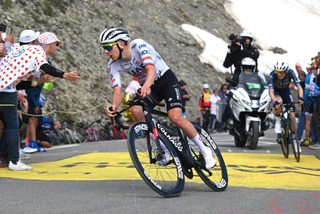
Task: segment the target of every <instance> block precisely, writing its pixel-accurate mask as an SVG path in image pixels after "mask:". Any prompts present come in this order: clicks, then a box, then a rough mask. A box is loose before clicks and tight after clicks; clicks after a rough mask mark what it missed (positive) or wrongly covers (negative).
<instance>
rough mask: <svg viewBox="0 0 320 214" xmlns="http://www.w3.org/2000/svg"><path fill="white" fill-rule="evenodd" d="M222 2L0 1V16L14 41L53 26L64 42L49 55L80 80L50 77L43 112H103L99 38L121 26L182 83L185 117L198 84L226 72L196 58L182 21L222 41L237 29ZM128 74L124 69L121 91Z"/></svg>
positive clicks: (192, 112) (193, 109) (103, 62)
mask: <svg viewBox="0 0 320 214" xmlns="http://www.w3.org/2000/svg"><path fill="white" fill-rule="evenodd" d="M224 3H225V1H224V0H184V1H180V0H157V1H155V0H135V1H128V0H117V1H103V0H90V1H89V0H33V1H26V0H3V1H2V3H1V5H0V13H1V19H0V22H1V23H4V24H6V25H7V26H8V27H9V28H10V27H12V29H13V34H14V38H15V42H18V37H19V34H20V33H21V31H22V30H24V29H33V30H35V31H40V32H45V31H51V32H54V33H55V34H56V35H57V36H58V37H59V38H61V39H62V41H63V43H62V45H61V46H59V48H57V51H56V53H55V56H53V57H51V56H49V57H48V58H49V60H51V61H52V65H53V66H55V67H57V68H60V69H61V70H63V71H68V72H69V71H74V70H76V71H78V72H79V74H80V78H79V80H78V81H76V82H69V81H67V80H63V79H58V78H56V79H55V82H54V84H53V88H52V89H51V90H50V91H46V90H43V92H44V93H45V94H46V95H47V97H48V100H49V101H48V102H47V105H46V107H45V111H46V112H50V111H52V109H53V108H54V107H57V106H58V107H59V109H60V110H61V111H63V112H66V114H67V115H68V116H71V118H73V119H75V120H76V121H79V122H80V121H81V122H84V123H89V122H91V121H93V120H95V119H98V118H100V117H102V118H105V117H106V115H105V114H104V108H105V107H106V106H107V105H109V104H110V103H111V101H112V88H111V80H110V74H109V73H108V68H107V64H108V61H109V58H108V57H107V56H106V55H105V54H104V51H103V49H102V48H101V47H100V45H99V42H98V37H99V35H100V33H101V32H102V30H104V29H105V28H107V27H108V26H120V27H124V28H126V29H127V30H128V31H129V34H130V36H131V39H135V38H142V39H144V40H145V41H147V42H148V43H150V44H152V45H153V46H154V47H155V49H156V50H157V51H158V52H159V53H160V55H161V56H162V58H163V59H164V60H165V62H166V63H167V64H168V66H169V67H171V69H172V70H173V71H174V72H175V74H176V76H177V77H178V79H179V80H181V79H183V80H185V81H186V82H187V91H188V93H189V94H190V95H191V99H190V101H189V102H187V106H188V108H187V115H188V119H189V120H194V119H195V118H196V117H200V116H201V115H200V111H199V108H198V100H199V96H200V93H201V92H202V84H204V83H208V84H209V85H210V87H211V89H213V88H220V86H221V84H222V83H224V79H225V78H226V77H227V76H230V74H229V75H228V74H223V73H220V72H217V71H216V70H215V69H214V68H213V67H210V66H209V65H206V64H202V63H201V62H200V60H199V59H198V57H197V56H198V55H199V54H201V52H202V48H201V47H200V45H198V44H197V43H196V41H195V40H194V39H193V38H192V37H191V36H190V35H188V34H187V33H185V32H184V31H183V30H182V29H181V27H180V25H181V24H190V25H195V26H197V27H199V28H201V29H205V30H207V31H208V32H211V33H212V34H214V35H215V36H217V37H220V38H221V39H223V40H225V41H226V42H228V41H229V40H228V35H230V34H231V33H234V34H240V32H241V31H242V29H241V27H240V26H239V25H238V24H237V23H236V22H235V20H233V18H232V17H231V16H229V14H228V13H227V12H226V11H225V8H224ZM226 49H227V48H226ZM226 51H227V50H226ZM221 54H222V55H225V54H226V52H225V53H221ZM131 78H132V77H131V76H129V75H127V74H123V75H122V82H123V91H124V89H125V87H126V85H127V84H128V83H129V82H130V81H131ZM97 106H98V107H97ZM63 115H64V114H58V116H59V117H63Z"/></svg>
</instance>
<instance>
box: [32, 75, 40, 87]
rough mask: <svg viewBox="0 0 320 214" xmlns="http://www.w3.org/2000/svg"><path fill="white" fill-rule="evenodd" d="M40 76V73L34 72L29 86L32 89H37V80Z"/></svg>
mask: <svg viewBox="0 0 320 214" xmlns="http://www.w3.org/2000/svg"><path fill="white" fill-rule="evenodd" d="M40 74H41V72H40V71H35V72H33V78H32V82H31V86H32V87H37V85H38V80H39V78H40Z"/></svg>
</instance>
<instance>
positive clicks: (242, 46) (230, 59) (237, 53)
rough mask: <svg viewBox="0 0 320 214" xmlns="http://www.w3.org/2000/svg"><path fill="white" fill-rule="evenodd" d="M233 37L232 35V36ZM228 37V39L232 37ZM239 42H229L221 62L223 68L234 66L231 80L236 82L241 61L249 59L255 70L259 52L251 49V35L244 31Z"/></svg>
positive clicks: (253, 48)
mask: <svg viewBox="0 0 320 214" xmlns="http://www.w3.org/2000/svg"><path fill="white" fill-rule="evenodd" d="M232 35H233V34H232ZM232 35H230V37H229V38H230V39H231V38H232V37H234V35H233V36H232ZM240 39H241V42H235V43H233V42H231V43H230V44H229V45H228V53H227V56H226V58H225V60H224V62H223V66H224V67H225V68H229V67H230V66H232V65H234V67H235V71H234V74H233V76H232V79H233V80H234V81H236V82H238V79H239V75H240V73H241V69H240V65H241V61H242V60H243V59H244V58H246V57H250V58H252V59H253V60H254V61H255V62H256V68H258V58H259V51H258V49H257V48H255V47H252V44H253V34H252V33H251V32H250V31H248V30H244V31H243V32H242V33H241V34H240Z"/></svg>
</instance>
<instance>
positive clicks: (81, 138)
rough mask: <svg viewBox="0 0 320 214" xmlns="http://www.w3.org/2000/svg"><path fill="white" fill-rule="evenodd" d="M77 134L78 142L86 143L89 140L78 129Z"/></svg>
mask: <svg viewBox="0 0 320 214" xmlns="http://www.w3.org/2000/svg"><path fill="white" fill-rule="evenodd" d="M75 134H76V135H77V142H78V143H86V142H87V139H86V138H85V137H83V136H82V134H81V133H80V132H79V131H78V130H76V131H75Z"/></svg>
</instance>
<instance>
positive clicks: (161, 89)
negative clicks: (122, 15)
mask: <svg viewBox="0 0 320 214" xmlns="http://www.w3.org/2000/svg"><path fill="white" fill-rule="evenodd" d="M129 39H130V37H129V34H128V31H127V30H125V29H123V28H119V27H110V28H107V29H105V30H104V31H103V32H102V33H101V35H100V37H99V42H100V44H101V45H102V47H103V48H104V52H105V54H107V55H108V56H109V57H110V61H109V64H108V68H109V72H110V74H111V79H112V86H113V90H114V92H113V101H112V105H111V106H108V107H107V108H106V113H107V115H108V116H109V117H114V116H115V115H114V113H116V111H117V108H118V107H119V106H120V105H121V101H122V94H121V78H120V71H122V72H125V73H128V74H130V75H132V76H134V77H135V78H137V79H138V80H139V81H140V82H141V84H142V86H141V93H140V94H138V95H140V96H141V97H143V98H145V96H146V95H150V94H151V95H152V96H153V97H154V98H155V99H156V100H157V101H161V100H163V99H165V102H166V105H167V111H168V117H169V119H170V120H171V122H172V123H173V124H175V125H176V126H177V127H178V128H180V129H181V130H182V131H183V133H184V134H185V135H186V136H187V137H188V138H189V139H191V140H192V141H193V142H194V143H195V144H196V145H197V146H198V147H199V149H200V151H201V153H202V155H203V156H204V159H205V161H206V168H207V169H210V168H212V167H213V166H214V165H215V163H216V160H215V158H214V156H213V153H212V151H211V149H209V148H208V147H206V146H205V145H204V144H203V142H202V140H201V138H200V136H199V135H198V133H197V131H196V129H195V128H194V126H193V125H192V124H191V123H190V122H189V121H188V120H186V119H185V118H184V117H183V116H182V110H181V108H182V103H181V96H180V93H179V82H178V80H177V78H176V76H175V74H174V73H173V72H172V71H171V69H170V68H169V67H168V66H167V64H166V63H165V62H164V61H163V60H162V58H161V56H160V55H159V54H158V52H157V51H156V50H155V49H154V48H153V47H152V46H151V45H150V44H148V43H146V42H145V41H144V40H142V39H135V40H133V41H132V42H130V43H129ZM144 101H145V102H146V103H148V106H149V107H151V108H154V107H155V104H153V103H151V102H150V101H149V100H148V99H144ZM109 107H112V111H110V110H109ZM131 112H132V115H133V116H134V118H135V119H136V121H145V118H144V114H143V111H142V107H141V106H133V107H132V108H131ZM165 152H166V154H165V155H164V156H165V159H166V160H164V161H169V158H170V154H169V152H168V151H166V149H165Z"/></svg>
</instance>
